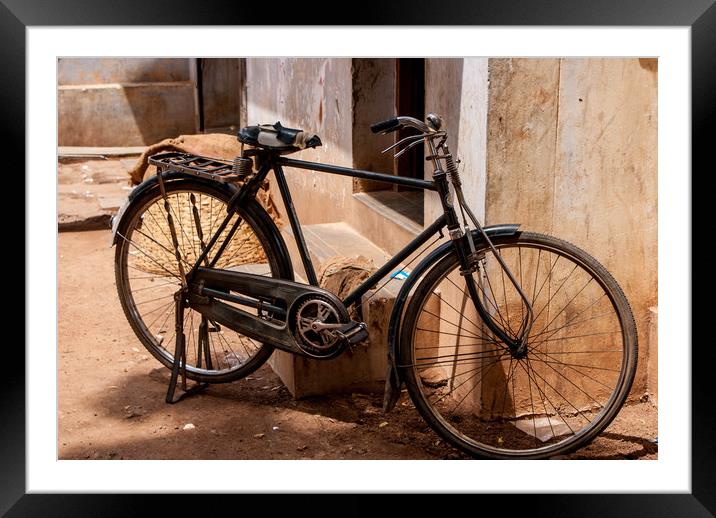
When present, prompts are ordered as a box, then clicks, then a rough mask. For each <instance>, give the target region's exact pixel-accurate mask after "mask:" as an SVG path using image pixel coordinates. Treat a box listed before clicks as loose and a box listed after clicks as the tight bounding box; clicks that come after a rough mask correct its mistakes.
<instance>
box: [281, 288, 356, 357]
mask: <svg viewBox="0 0 716 518" xmlns="http://www.w3.org/2000/svg"><path fill="white" fill-rule="evenodd" d="M341 313H342V312H341V311H340V309H339V308H336V307H335V306H334V305H333V303H331V302H330V301H329V300H328V299H325V298H323V297H319V296H312V297H309V298H307V299H306V300H305V301H303V302H301V303H300V304H299V305H298V307H297V309H296V311H295V314H294V317H293V325H294V337H295V339H296V342H297V343H298V345H299V347H300V348H301V350H303V352H305V353H306V354H307V355H309V356H313V357H315V358H327V357H331V356H335V355H336V354H337V353H339V352H340V351H341V350H342V349H343V346H344V345H345V343H344V340H342V339H341V338H340V337H339V335H338V334H336V332H335V331H334V330H332V329H317V328H316V325H319V326H320V324H340V323H343V321H344V319H343V318H341Z"/></svg>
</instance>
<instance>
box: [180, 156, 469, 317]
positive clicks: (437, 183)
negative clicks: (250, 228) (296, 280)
mask: <svg viewBox="0 0 716 518" xmlns="http://www.w3.org/2000/svg"><path fill="white" fill-rule="evenodd" d="M252 154H254V155H255V156H256V157H257V161H258V163H259V166H258V171H257V172H256V174H255V175H254V176H253V177H252V178H251V179H250V180H249V181H248V182H246V183H245V184H244V185H243V186H242V187H241V189H240V190H239V192H237V193H236V194H235V195H234V196H233V198H232V199H231V200H229V204H228V207H227V212H228V213H227V215H226V217H225V218H224V221H223V222H222V223H221V225H219V228H218V230H217V231H216V232H215V233H214V235H213V236H212V238H211V240H210V241H209V243H208V244H207V246H206V248H205V249H204V251H203V252H202V254H201V255H200V256H199V258H198V259H197V261H196V263H195V264H194V267H193V268H192V270H191V272H193V271H195V270H196V268H197V267H198V266H200V265H201V263H202V262H204V261H205V259H206V257H207V255H208V253H209V250H210V249H211V248H212V247H213V246H214V244H215V243H216V241H217V240H218V238H219V236H220V235H221V233H222V232H223V231H224V229H225V228H226V226H227V225H228V223H229V220H230V219H231V217H232V216H233V213H234V212H235V207H236V206H237V204H239V203H241V201H242V200H243V199H245V197H247V196H251V197H253V196H255V194H256V191H257V190H258V187H259V186H260V185H261V183H262V182H263V181H264V179H265V178H266V176H267V175H268V173H269V171H271V170H273V172H274V175H275V177H276V183H277V184H278V188H279V192H280V193H281V198H282V200H283V203H284V206H285V207H286V216H287V217H288V221H289V224H290V225H291V230H292V231H293V235H294V238H295V240H296V245H297V247H298V252H299V255H300V256H301V262H302V264H303V267H304V270H305V271H306V276H307V277H308V279H307V281H308V283H309V284H311V285H313V286H318V279H317V277H316V270H315V268H314V266H313V262H312V261H311V256H310V253H309V251H308V246H307V245H306V239H305V237H304V236H303V232H302V230H301V224H300V222H299V220H298V215H297V214H296V209H295V207H294V205H293V198H292V197H291V192H290V190H289V187H288V183H287V182H286V176H285V174H284V171H283V166H286V167H292V168H295V169H300V170H307V171H320V172H323V173H329V174H337V175H342V176H352V177H354V178H365V179H368V180H374V181H379V182H384V183H389V184H393V185H403V186H407V187H413V188H418V189H423V190H428V191H437V193H438V195H439V196H440V200H441V203H442V206H443V214H442V215H441V216H440V217H438V218H437V219H436V220H435V221H434V222H433V223H432V224H430V225H429V226H428V227H427V228H426V229H425V230H423V231H422V232H421V233H420V234H418V235H417V236H416V237H415V239H413V240H412V241H411V242H409V243H408V244H407V245H406V246H405V247H404V248H403V249H402V250H400V251H399V252H398V253H397V254H395V255H394V256H393V257H392V258H391V259H390V260H389V261H388V262H386V263H385V264H384V265H383V266H382V267H380V268H379V269H378V270H377V271H376V272H374V273H373V274H372V275H370V276H369V277H368V278H367V279H366V280H365V281H363V282H362V283H361V284H360V285H359V286H358V287H357V288H356V289H355V290H353V291H352V292H351V293H349V294H348V295H347V296H346V298H345V299H344V300H343V303H344V304H345V305H346V306H350V305H351V304H354V303H355V302H356V301H358V300H359V299H360V298H361V297H362V296H363V295H364V294H365V293H366V292H367V291H368V290H370V289H371V288H372V287H373V286H375V284H376V283H377V282H378V281H379V280H380V279H382V278H383V277H385V276H386V275H387V274H388V273H389V272H390V271H391V270H392V269H393V268H395V267H396V266H398V265H399V264H400V263H401V262H403V261H404V260H405V259H407V258H408V257H409V256H410V255H411V254H412V253H413V252H415V251H416V250H417V249H418V248H420V246H422V245H423V244H424V243H426V242H427V241H428V240H429V239H430V237H432V236H434V235H435V234H437V233H438V232H441V231H442V229H443V228H444V227H447V228H448V230H455V229H457V228H459V226H460V225H459V222H458V219H457V215H456V213H455V210H454V207H453V205H452V203H451V202H450V199H449V187H448V181H447V178H446V174H445V173H444V172H443V171H441V170H437V171H435V173H434V175H433V180H432V181H430V180H419V179H415V178H404V177H400V176H395V175H392V174H386V173H376V172H373V171H364V170H361V169H351V168H348V167H339V166H333V165H326V164H321V163H318V162H307V161H304V160H295V159H291V158H286V157H283V156H280V155H278V154H277V153H274V152H270V151H262V150H252ZM240 223H241V220H240V218H237V221H236V222H235V223H234V225H233V226H232V228H231V229H230V230H229V234H228V235H227V239H226V240H225V242H228V241H229V239H230V238H231V236H232V235H233V233H234V232H235V231H236V229H237V228H238V226H239V225H240ZM455 243H456V245H457V246H456V248H457V251H458V255H459V258H460V262H461V264H463V265H466V264H467V254H468V253H469V246H468V244H467V242H466V240H465V238H464V236H463V237H462V238H459V239H457V240H456V241H455ZM224 245H225V244H224ZM223 248H224V246H222V247H221V249H220V250H219V251H218V253H217V255H216V256H215V257H214V258H213V259H212V262H211V264H212V265H213V264H214V263H215V262H216V260H217V259H218V257H219V256H220V255H221V253H222V252H223Z"/></svg>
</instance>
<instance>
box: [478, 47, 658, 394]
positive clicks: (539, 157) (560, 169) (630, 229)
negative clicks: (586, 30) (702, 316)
mask: <svg viewBox="0 0 716 518" xmlns="http://www.w3.org/2000/svg"><path fill="white" fill-rule="evenodd" d="M489 74H490V91H489V116H488V131H489V135H488V140H487V196H486V220H487V223H503V222H514V223H522V228H523V229H524V230H534V231H538V232H546V233H549V234H552V235H554V236H557V237H561V238H563V239H566V240H568V241H570V242H572V243H574V244H576V245H577V246H580V247H582V248H583V249H585V250H586V251H588V252H589V253H590V254H591V255H593V256H594V257H596V258H597V259H598V260H599V261H600V262H601V263H602V264H603V265H604V266H605V267H606V268H607V269H608V270H609V271H610V272H611V273H612V275H613V276H614V277H615V278H616V280H617V282H619V284H620V285H621V287H622V288H623V290H624V292H625V294H626V296H627V297H628V299H629V301H630V303H631V305H632V310H633V312H634V316H635V318H636V322H637V328H638V332H639V342H640V358H639V360H640V366H639V370H638V373H637V380H636V382H635V388H634V391H633V393H635V394H636V393H637V392H639V391H643V390H644V389H645V386H646V366H647V361H645V360H646V355H647V352H648V346H649V339H648V324H649V307H651V306H656V305H657V85H656V61H655V60H640V59H543V60H542V59H540V60H536V59H492V60H490V67H489Z"/></svg>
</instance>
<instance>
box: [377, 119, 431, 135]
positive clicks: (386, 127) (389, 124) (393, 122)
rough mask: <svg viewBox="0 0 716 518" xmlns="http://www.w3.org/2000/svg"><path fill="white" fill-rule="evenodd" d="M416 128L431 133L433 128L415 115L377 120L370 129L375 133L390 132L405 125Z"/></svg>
mask: <svg viewBox="0 0 716 518" xmlns="http://www.w3.org/2000/svg"><path fill="white" fill-rule="evenodd" d="M406 126H407V127H411V128H415V129H417V130H419V131H421V132H423V133H430V132H431V131H432V130H431V129H430V128H429V127H428V125H427V124H425V123H424V122H422V121H419V120H418V119H416V118H414V117H393V118H392V119H388V120H384V121H382V122H376V123H375V124H373V125H371V127H370V130H371V131H372V132H373V133H390V132H391V131H395V130H398V129H400V128H404V127H406Z"/></svg>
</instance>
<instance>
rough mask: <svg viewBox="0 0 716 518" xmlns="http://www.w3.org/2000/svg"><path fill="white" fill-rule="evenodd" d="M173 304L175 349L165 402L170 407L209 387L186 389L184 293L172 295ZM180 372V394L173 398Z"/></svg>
mask: <svg viewBox="0 0 716 518" xmlns="http://www.w3.org/2000/svg"><path fill="white" fill-rule="evenodd" d="M174 302H175V307H176V318H175V325H176V332H175V334H176V347H175V349H174V363H173V365H172V375H171V378H170V379H169V387H168V389H167V397H166V402H167V403H169V404H170V405H173V404H174V403H178V402H179V401H181V400H182V399H184V397H186V396H189V395H192V394H196V393H197V392H199V391H201V390H204V389H205V388H206V387H208V386H209V384H208V383H197V384H196V385H195V386H193V387H191V388H189V389H187V387H186V337H185V336H184V293H183V292H182V290H179V291H177V292H176V293H175V294H174ZM180 371H181V377H182V379H181V388H182V393H181V394H180V395H179V396H178V397H176V398H175V397H174V393H175V392H176V388H177V381H178V379H179V372H180Z"/></svg>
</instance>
